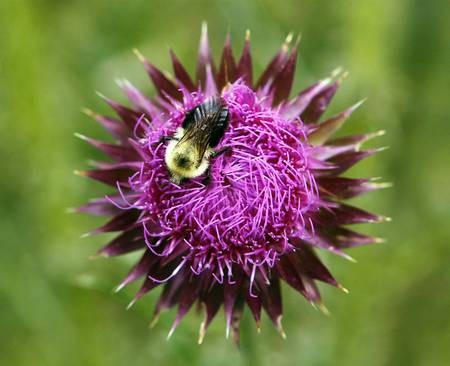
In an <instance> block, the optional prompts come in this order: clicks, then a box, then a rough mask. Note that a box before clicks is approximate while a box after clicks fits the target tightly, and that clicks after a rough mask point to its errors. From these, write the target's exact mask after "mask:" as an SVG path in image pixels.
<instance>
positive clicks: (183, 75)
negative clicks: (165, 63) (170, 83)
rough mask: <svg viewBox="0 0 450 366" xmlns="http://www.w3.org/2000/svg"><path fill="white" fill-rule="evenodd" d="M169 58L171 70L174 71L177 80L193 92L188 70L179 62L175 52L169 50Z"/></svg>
mask: <svg viewBox="0 0 450 366" xmlns="http://www.w3.org/2000/svg"><path fill="white" fill-rule="evenodd" d="M170 58H171V60H172V67H173V72H174V73H175V77H176V78H177V80H178V81H179V82H180V83H181V84H183V86H184V87H185V88H186V89H187V90H189V91H190V92H193V91H194V90H195V85H194V82H193V81H192V79H191V77H190V76H189V74H188V72H187V71H186V69H185V68H184V66H183V65H182V64H181V63H180V61H179V60H178V58H177V56H176V55H175V53H174V52H173V51H172V50H170Z"/></svg>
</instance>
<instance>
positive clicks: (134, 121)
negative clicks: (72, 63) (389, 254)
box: [78, 27, 383, 342]
mask: <svg viewBox="0 0 450 366" xmlns="http://www.w3.org/2000/svg"><path fill="white" fill-rule="evenodd" d="M290 40H291V37H290V36H289V37H288V38H287V40H286V42H285V43H284V44H283V45H282V47H281V48H280V50H279V52H278V53H277V54H276V55H275V56H274V58H273V59H272V61H271V62H270V63H269V65H268V66H267V68H266V69H265V71H264V72H263V74H262V75H261V77H260V78H259V79H258V80H257V81H256V82H253V73H252V57H251V53H250V39H249V34H247V35H246V40H245V45H244V50H243V52H242V56H241V57H240V59H239V60H235V58H234V56H233V52H232V49H231V43H230V39H229V37H227V39H226V42H225V46H224V49H223V52H222V57H221V60H220V65H219V66H218V67H216V66H215V64H214V61H213V58H212V57H211V53H210V49H209V42H208V37H207V32H206V27H204V28H203V32H202V37H201V41H200V50H199V58H198V64H197V76H196V79H195V80H193V79H192V78H191V77H190V76H189V74H188V73H187V71H186V70H185V68H184V67H183V66H182V64H181V63H180V62H179V60H178V59H177V57H176V56H175V54H174V53H173V52H172V51H171V60H172V64H173V69H174V77H173V79H172V78H169V77H168V76H166V74H164V73H163V72H161V71H159V70H158V69H157V68H156V67H155V66H154V65H152V64H150V63H149V62H148V61H147V60H146V59H145V58H144V57H143V56H142V55H141V54H140V53H139V52H136V53H137V54H138V57H139V58H140V60H141V61H142V62H143V64H144V66H145V68H146V70H147V71H148V73H149V76H150V78H151V80H152V82H153V84H154V86H155V89H156V91H157V96H156V97H154V98H149V97H147V96H145V95H144V94H142V93H141V92H140V91H139V90H138V89H136V88H135V87H133V86H132V85H131V84H130V83H129V82H128V81H121V82H120V86H121V87H122V89H123V90H124V92H125V94H126V95H127V96H128V98H129V100H130V102H131V105H132V107H126V106H124V105H122V104H120V103H118V102H115V101H113V100H110V99H108V98H106V97H103V98H104V99H105V101H106V102H107V103H108V104H109V105H110V106H111V107H112V109H113V110H114V111H115V112H116V113H117V115H118V117H116V118H111V117H107V116H103V115H98V114H95V113H94V112H92V111H87V113H88V114H89V115H90V116H92V117H94V118H95V119H96V120H97V121H98V122H100V123H101V124H102V125H103V126H104V127H105V128H106V129H107V130H108V131H109V132H110V133H111V134H112V135H113V136H114V137H115V138H116V140H117V142H116V143H114V144H109V143H105V142H102V141H98V140H94V139H91V138H87V137H83V139H85V140H86V141H87V142H88V143H90V144H91V145H93V146H94V147H96V148H98V149H100V150H101V151H103V152H104V153H106V154H107V155H108V156H109V157H110V158H111V161H108V162H96V163H95V165H96V166H95V169H92V170H86V171H82V172H80V174H82V175H84V176H88V177H90V178H93V179H95V180H98V181H100V182H103V183H106V184H108V185H110V186H112V187H114V188H115V189H116V190H117V193H116V194H112V195H108V196H106V197H104V198H100V199H95V200H92V201H91V202H89V203H88V204H86V205H84V206H82V207H80V208H79V209H78V211H80V212H86V213H89V214H94V215H105V216H111V217H112V218H111V219H110V221H108V222H107V223H106V224H105V225H103V226H102V227H100V228H98V229H96V230H94V231H93V233H105V232H118V236H117V237H116V238H114V239H113V240H112V241H111V242H109V243H108V244H107V245H106V246H105V247H103V248H102V249H100V250H99V253H100V254H102V255H105V256H117V255H122V254H126V253H130V252H132V251H137V250H140V251H142V257H141V259H140V261H139V262H138V263H137V264H136V265H135V266H134V267H133V268H132V270H131V271H130V273H129V274H128V275H127V276H126V278H125V279H124V280H123V281H122V282H121V284H120V285H119V287H118V288H119V289H120V288H122V287H124V286H126V285H128V284H129V283H131V282H133V281H136V280H138V279H140V278H142V277H144V281H143V283H142V285H141V288H140V289H139V291H138V293H137V294H136V296H135V299H134V300H133V301H132V303H134V302H135V301H136V300H138V299H139V298H141V297H142V296H143V295H144V294H146V293H148V292H149V291H151V290H152V289H154V288H155V287H157V286H160V285H161V286H163V287H164V288H163V291H162V293H161V295H160V298H159V300H158V303H157V304H156V309H155V314H154V317H155V319H157V317H158V316H159V314H160V313H161V311H163V310H167V309H170V308H172V307H175V306H178V310H177V314H176V318H175V321H174V325H173V327H172V329H171V331H170V333H169V334H172V332H173V330H174V329H175V328H176V326H177V325H178V324H179V322H180V321H181V319H182V318H183V317H184V316H185V314H186V313H187V312H188V311H189V310H190V308H191V307H192V306H193V304H194V303H195V302H199V303H200V304H202V305H203V308H204V311H205V320H204V321H203V322H202V324H201V327H200V337H199V341H200V342H201V341H202V340H203V337H204V334H205V331H206V329H207V327H208V326H209V324H210V323H211V321H212V319H213V318H214V316H215V315H216V313H217V311H218V310H219V308H220V306H221V305H222V304H223V306H224V311H225V318H226V322H227V325H226V326H227V334H228V331H230V330H231V331H232V333H233V337H234V339H235V340H236V341H238V339H239V322H240V319H241V315H242V312H243V309H244V307H245V304H247V306H248V308H249V309H250V311H251V313H252V314H253V316H254V318H255V321H256V322H257V324H258V327H259V322H260V317H261V310H262V309H264V310H265V312H266V313H267V314H268V316H269V317H270V319H271V320H272V321H273V322H274V324H275V326H276V327H277V328H278V330H279V331H280V333H281V334H282V335H284V332H283V330H282V327H281V317H282V299H281V289H280V282H281V281H284V282H286V283H287V284H289V285H290V286H291V287H293V288H294V289H296V290H297V291H299V292H300V293H301V294H302V295H303V296H304V297H306V299H307V300H308V301H310V302H311V303H312V304H313V305H317V306H318V307H319V308H322V309H325V308H324V307H323V305H322V301H321V297H320V293H319V291H318V288H317V285H316V281H322V282H326V283H328V284H331V285H333V286H336V287H338V288H341V289H343V287H342V286H341V285H340V284H339V283H338V282H337V281H336V280H335V279H334V277H333V276H332V275H331V274H330V272H329V271H328V270H327V268H326V267H325V266H324V265H323V264H322V263H321V261H320V259H319V258H318V257H317V255H316V254H315V251H314V248H321V249H325V250H327V251H331V252H333V253H336V254H338V255H341V256H344V257H347V258H348V255H347V254H346V253H344V251H343V249H346V248H350V247H353V246H357V245H364V244H369V243H373V242H376V241H378V239H377V238H373V237H370V236H367V235H364V234H361V233H357V232H355V231H353V230H351V229H349V228H347V227H345V226H346V225H351V224H356V223H365V222H377V221H380V220H382V219H383V217H382V216H379V215H374V214H371V213H369V212H366V211H363V210H361V209H358V208H356V207H353V206H350V205H348V204H345V203H343V202H342V201H343V200H345V199H348V198H351V197H354V196H357V195H360V194H363V193H366V192H369V191H371V190H374V189H377V188H381V187H383V185H382V184H376V183H374V182H373V181H372V180H371V179H354V178H345V177H343V176H342V174H343V173H345V172H346V171H347V170H348V169H349V168H350V167H352V166H353V165H354V164H355V163H357V162H358V161H359V160H361V159H363V158H365V157H368V156H370V155H372V154H374V153H376V152H377V151H379V150H376V149H371V150H360V147H361V144H362V143H363V142H364V141H366V140H367V139H369V138H371V137H374V136H376V135H379V134H380V133H373V134H365V135H353V136H347V137H342V138H339V139H332V136H333V135H334V133H335V132H336V131H337V130H338V129H339V128H340V127H341V126H342V124H343V123H344V121H345V120H346V119H347V118H348V117H349V116H350V114H351V113H352V112H353V111H354V110H355V109H356V108H357V107H358V106H359V105H360V104H361V103H357V104H355V105H354V106H352V107H350V108H348V109H347V110H345V111H343V112H342V113H339V114H337V115H336V116H333V117H331V118H328V119H326V120H323V121H322V120H321V116H322V114H323V113H324V111H325V109H326V108H327V106H328V104H329V103H330V102H331V100H332V98H333V96H334V94H335V92H336V90H337V89H338V87H339V84H340V83H341V81H342V75H343V74H342V73H339V72H335V73H334V74H333V75H332V76H331V77H329V78H326V79H324V80H321V81H319V82H317V83H315V84H313V85H312V86H310V87H308V88H307V89H305V90H303V91H301V92H300V93H299V94H298V95H296V96H295V97H293V98H291V99H290V98H289V95H290V90H291V86H292V82H293V78H294V73H295V65H296V58H297V47H298V42H297V43H296V44H295V45H294V46H293V48H292V49H291V50H290V52H289V43H290ZM213 96H220V97H221V99H222V100H223V101H224V103H225V104H226V106H227V108H228V110H229V116H230V121H229V122H230V123H229V127H228V129H227V131H226V133H225V135H224V137H223V139H222V141H221V144H220V146H219V148H220V147H225V146H226V147H228V148H229V150H228V153H226V154H223V155H221V156H220V157H218V158H216V159H214V160H213V161H212V162H211V183H210V184H208V185H205V184H204V181H203V178H202V177H199V178H195V179H191V180H189V181H187V182H184V183H183V184H181V185H177V184H175V183H173V182H171V180H170V174H169V172H168V170H167V168H166V166H165V163H164V154H165V145H164V144H163V143H161V142H160V138H161V136H167V135H171V134H173V133H174V132H175V130H176V128H177V127H179V126H180V125H181V123H182V120H183V118H184V116H185V114H186V112H187V111H188V110H190V109H192V108H193V107H195V106H197V105H198V104H200V103H203V102H204V101H205V100H206V99H207V98H209V97H213ZM344 290H345V289H344Z"/></svg>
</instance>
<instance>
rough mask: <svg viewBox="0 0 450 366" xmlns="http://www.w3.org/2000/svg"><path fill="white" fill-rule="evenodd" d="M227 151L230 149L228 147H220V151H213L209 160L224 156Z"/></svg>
mask: <svg viewBox="0 0 450 366" xmlns="http://www.w3.org/2000/svg"><path fill="white" fill-rule="evenodd" d="M229 151H231V147H229V146H225V147H222V148H221V149H220V150H218V151H214V152H213V153H212V155H211V158H212V159H214V158H217V157H219V156H220V155H222V154H225V153H227V152H229Z"/></svg>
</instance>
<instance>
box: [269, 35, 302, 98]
mask: <svg viewBox="0 0 450 366" xmlns="http://www.w3.org/2000/svg"><path fill="white" fill-rule="evenodd" d="M297 50H298V43H296V44H295V46H294V48H293V49H292V51H291V55H290V56H289V58H288V60H287V61H286V63H285V64H284V66H283V68H282V70H281V71H280V73H279V74H278V75H277V76H276V77H275V79H274V81H273V84H272V88H271V91H273V93H274V96H273V101H272V103H273V105H278V104H280V103H281V102H284V101H285V100H286V99H287V98H288V97H289V93H290V92H291V88H292V83H293V81H294V74H295V66H296V64H297Z"/></svg>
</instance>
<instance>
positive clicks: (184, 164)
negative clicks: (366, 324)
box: [174, 154, 194, 169]
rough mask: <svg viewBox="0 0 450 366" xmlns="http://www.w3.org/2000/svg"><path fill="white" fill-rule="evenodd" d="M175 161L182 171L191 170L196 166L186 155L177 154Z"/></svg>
mask: <svg viewBox="0 0 450 366" xmlns="http://www.w3.org/2000/svg"><path fill="white" fill-rule="evenodd" d="M174 160H175V164H176V165H177V166H178V167H180V168H182V169H189V168H191V167H192V166H194V161H193V160H192V159H191V157H190V156H189V155H186V154H176V155H175V159H174Z"/></svg>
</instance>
